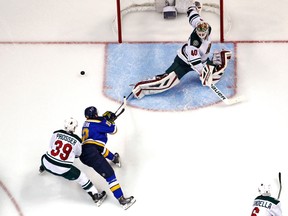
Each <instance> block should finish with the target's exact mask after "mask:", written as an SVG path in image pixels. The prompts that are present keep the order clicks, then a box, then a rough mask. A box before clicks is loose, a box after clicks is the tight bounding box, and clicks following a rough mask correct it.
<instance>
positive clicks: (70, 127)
mask: <svg viewBox="0 0 288 216" xmlns="http://www.w3.org/2000/svg"><path fill="white" fill-rule="evenodd" d="M77 126H78V121H77V120H76V119H74V118H72V117H70V118H68V119H65V121H64V130H65V131H67V132H70V133H74V132H75V130H76V128H77Z"/></svg>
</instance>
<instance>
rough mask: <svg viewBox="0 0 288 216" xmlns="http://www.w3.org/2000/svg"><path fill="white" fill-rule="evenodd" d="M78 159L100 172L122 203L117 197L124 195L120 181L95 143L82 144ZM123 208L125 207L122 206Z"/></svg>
mask: <svg viewBox="0 0 288 216" xmlns="http://www.w3.org/2000/svg"><path fill="white" fill-rule="evenodd" d="M80 160H81V162H82V163H84V164H85V165H87V166H89V167H92V168H93V169H94V170H95V171H96V172H97V173H98V174H100V175H101V176H102V177H103V178H104V179H105V180H106V181H107V183H108V185H109V188H110V190H111V192H112V193H113V195H114V197H115V198H116V199H117V200H118V201H119V203H120V204H121V205H122V203H121V202H120V200H119V199H121V197H124V195H123V191H122V188H121V186H120V183H119V182H118V180H117V178H116V175H115V172H114V170H113V168H112V167H111V165H110V164H109V163H108V162H107V160H106V159H105V158H104V157H103V156H102V155H101V154H100V153H99V152H98V150H97V147H96V146H95V145H89V144H88V145H87V144H85V145H83V146H82V154H81V156H80ZM133 198H134V197H133ZM131 202H133V203H134V202H135V201H134V200H133V199H131ZM133 203H132V204H133ZM125 204H127V203H125ZM132 204H131V205H132ZM122 206H123V205H122ZM126 206H127V205H126ZM123 208H125V207H124V206H123Z"/></svg>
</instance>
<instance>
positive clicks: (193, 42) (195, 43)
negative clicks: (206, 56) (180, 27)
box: [192, 40, 200, 47]
mask: <svg viewBox="0 0 288 216" xmlns="http://www.w3.org/2000/svg"><path fill="white" fill-rule="evenodd" d="M199 44H200V43H199V41H198V40H193V41H192V45H193V46H195V47H198V46H199Z"/></svg>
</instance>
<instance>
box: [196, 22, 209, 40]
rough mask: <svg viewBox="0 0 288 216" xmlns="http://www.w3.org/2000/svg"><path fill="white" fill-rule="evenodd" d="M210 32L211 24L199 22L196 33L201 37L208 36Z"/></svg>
mask: <svg viewBox="0 0 288 216" xmlns="http://www.w3.org/2000/svg"><path fill="white" fill-rule="evenodd" d="M208 32H209V24H208V23H206V22H199V23H198V24H197V26H196V33H197V35H198V36H199V37H200V38H201V39H204V38H205V37H207V35H208Z"/></svg>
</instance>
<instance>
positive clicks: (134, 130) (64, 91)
mask: <svg viewBox="0 0 288 216" xmlns="http://www.w3.org/2000/svg"><path fill="white" fill-rule="evenodd" d="M271 4H272V3H271V1H267V0H264V1H260V0H257V1H253V2H251V1H247V0H245V1H239V0H238V1H233V0H226V1H225V8H226V10H227V12H228V13H229V16H230V18H231V21H232V28H231V29H230V31H229V32H228V33H227V34H226V36H225V39H226V40H227V41H230V42H233V43H235V44H236V48H237V56H235V58H236V60H237V68H236V70H237V71H236V74H237V95H245V96H246V98H247V100H246V101H245V102H243V103H240V104H237V105H234V106H226V105H224V104H222V103H218V104H215V105H213V106H209V107H205V108H200V109H195V110H187V111H172V112H161V111H149V110H145V109H138V108H135V107H129V106H128V107H127V110H126V111H125V113H124V114H123V116H121V118H119V119H118V120H117V126H118V129H119V131H118V133H117V134H116V135H113V136H109V142H108V146H107V147H108V148H109V149H111V150H112V151H114V152H116V151H117V152H119V153H120V155H121V159H122V164H123V167H122V168H120V169H119V168H115V172H116V175H117V177H118V180H119V182H120V184H121V186H122V189H123V191H124V194H125V195H126V196H130V195H133V196H135V198H136V199H137V202H136V203H135V205H134V206H132V207H131V208H130V209H128V210H127V211H124V210H122V209H121V207H120V206H119V204H118V202H117V201H116V200H115V199H114V197H113V195H112V193H111V192H110V191H109V188H108V185H107V184H106V182H105V180H104V179H102V178H101V177H100V176H99V175H98V174H96V173H95V172H94V171H93V170H91V169H90V168H88V167H86V166H84V165H83V164H81V163H80V161H77V162H76V165H77V166H78V167H79V168H80V169H82V170H83V171H84V172H85V173H86V174H87V175H88V176H89V177H90V179H91V180H92V181H93V183H94V184H95V185H96V186H97V188H98V189H99V190H106V191H107V192H108V198H107V200H106V201H105V202H104V203H103V204H102V206H101V207H99V208H97V207H96V206H95V204H94V203H93V202H92V201H91V200H90V197H88V195H87V194H86V193H85V192H84V191H82V189H81V188H80V187H79V185H78V184H76V183H74V182H68V181H66V180H65V179H61V178H59V177H56V176H51V175H49V174H48V173H44V174H43V175H39V174H38V167H39V164H40V157H41V155H42V154H43V153H45V151H46V149H47V146H48V143H49V140H50V136H51V134H52V132H53V131H54V130H56V129H59V128H62V127H63V120H64V119H65V118H66V117H70V116H73V117H74V118H76V119H78V121H79V123H80V125H81V124H82V122H83V121H84V116H83V111H84V109H85V108H86V107H87V106H90V105H95V106H96V107H97V108H98V109H99V111H100V113H103V112H104V111H106V110H112V111H113V110H116V109H117V108H118V106H119V105H120V103H121V101H114V100H111V99H109V98H107V97H105V95H104V94H103V89H104V88H105V83H104V82H103V80H104V77H105V70H106V61H105V59H106V58H105V54H106V46H107V44H109V43H111V42H113V43H115V42H117V37H116V35H115V34H113V32H112V20H113V19H114V16H115V11H116V9H115V2H114V1H112V0H108V1H105V2H103V1H101V5H100V1H99V0H98V1H96V0H82V1H81V2H80V1H76V0H71V1H69V2H68V1H65V2H61V3H60V2H59V1H56V0H49V1H36V0H26V1H20V0H10V1H4V0H0V61H1V64H0V89H1V91H0V92H1V93H0V94H1V112H0V116H1V117H0V119H1V123H0V131H1V133H0V146H1V151H0V171H1V172H0V215H1V216H19V215H21V216H39V215H42V216H51V215H63V214H65V215H79V214H82V215H96V214H97V215H104V214H105V215H139V216H142V215H143V216H144V215H148V214H153V215H157V214H161V215H168V214H169V215H175V214H183V215H200V216H205V215H209V216H210V215H223V216H228V215H231V214H233V215H235V216H243V215H250V214H251V210H252V208H251V206H252V203H253V199H254V198H255V196H256V195H257V187H258V185H259V183H262V181H266V182H269V183H271V184H272V192H273V195H274V196H276V195H277V193H278V183H277V174H278V172H279V171H281V172H282V175H283V190H282V195H281V197H282V198H281V201H282V207H283V214H285V215H286V214H287V212H288V205H287V200H286V198H287V195H288V194H287V193H288V190H287V189H286V188H287V187H286V186H285V185H286V184H287V179H288V174H287V156H286V155H287V152H286V151H285V149H286V148H285V145H286V143H287V138H286V133H287V131H288V126H287V125H288V113H287V111H288V96H287V92H288V87H287V84H286V83H287V79H288V73H287V71H286V59H287V57H286V53H287V50H288V30H287V28H286V26H287V24H288V15H287V11H286V8H287V6H288V2H287V1H286V0H279V1H277V4H276V5H274V4H272V5H271ZM255 8H257V9H255ZM203 16H204V17H205V16H207V20H208V21H209V22H210V23H212V25H215V28H214V29H215V33H214V40H215V41H219V38H218V33H217V30H218V31H219V26H217V23H218V19H219V17H217V16H216V15H215V16H214V15H211V14H206V15H205V14H203ZM178 28H179V29H178ZM189 33H190V32H189V24H188V23H187V18H186V16H185V15H182V16H181V15H180V16H178V17H177V19H176V20H172V21H168V22H167V21H165V20H163V19H162V17H161V14H157V13H153V12H149V13H148V12H147V13H145V12H143V13H133V14H129V15H127V16H126V17H125V20H124V29H123V39H124V40H127V41H133V42H135V41H136V42H137V41H139V42H143V41H144V42H147V41H148V42H149V41H158V42H159V41H160V42H161V41H165V42H167V41H171V42H181V41H183V42H184V41H185V40H186V39H187V37H188V35H189ZM82 70H84V71H85V72H86V75H85V76H81V75H80V74H79V73H80V71H82ZM172 91H173V90H172ZM152 97H153V96H152ZM155 103H157V101H155ZM80 128H81V127H79V128H78V129H77V133H78V134H80Z"/></svg>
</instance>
